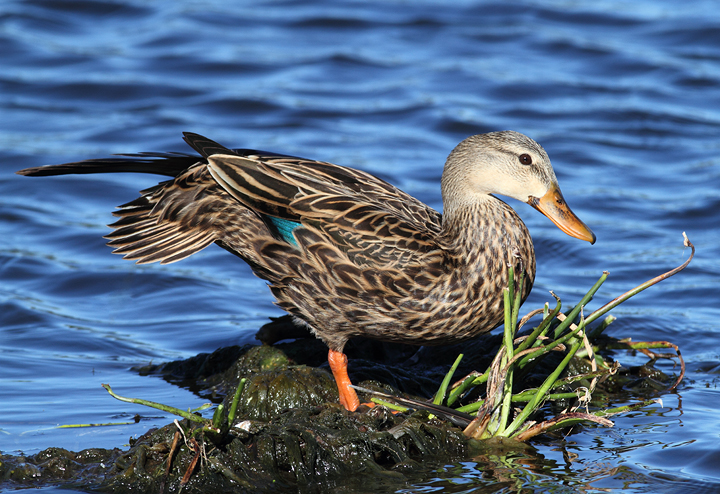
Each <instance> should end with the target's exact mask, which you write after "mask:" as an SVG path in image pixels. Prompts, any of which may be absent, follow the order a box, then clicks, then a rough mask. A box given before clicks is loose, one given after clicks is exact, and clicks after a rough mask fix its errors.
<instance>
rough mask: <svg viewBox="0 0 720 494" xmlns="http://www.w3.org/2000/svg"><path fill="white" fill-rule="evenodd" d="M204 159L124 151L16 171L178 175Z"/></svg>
mask: <svg viewBox="0 0 720 494" xmlns="http://www.w3.org/2000/svg"><path fill="white" fill-rule="evenodd" d="M200 160H202V158H201V157H200V156H192V155H189V154H184V153H139V154H121V155H118V157H117V158H100V159H92V160H85V161H76V162H74V163H63V164H62V165H49V166H36V167H33V168H25V169H24V170H20V171H18V172H16V173H17V174H18V175H25V176H27V177H47V176H51V175H77V174H86V173H123V172H124V173H151V174H153V175H165V176H168V177H177V176H178V175H180V173H182V172H183V171H185V170H187V169H188V168H190V167H191V166H192V165H194V164H195V163H197V162H198V161H200Z"/></svg>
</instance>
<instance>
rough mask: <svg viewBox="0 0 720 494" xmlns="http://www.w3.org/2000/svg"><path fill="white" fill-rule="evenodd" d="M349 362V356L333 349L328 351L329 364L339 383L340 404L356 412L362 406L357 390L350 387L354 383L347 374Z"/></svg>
mask: <svg viewBox="0 0 720 494" xmlns="http://www.w3.org/2000/svg"><path fill="white" fill-rule="evenodd" d="M347 362H348V359H347V355H345V354H344V353H342V352H336V351H335V350H332V349H331V350H329V351H328V363H329V364H330V370H331V371H332V373H333V376H334V377H335V382H336V383H337V387H338V393H339V394H340V404H341V405H342V406H344V407H345V408H346V409H348V410H350V411H351V412H354V411H355V410H356V409H357V407H358V406H360V400H359V399H358V396H357V393H355V390H354V389H352V388H351V387H350V385H351V384H352V383H351V382H350V377H349V376H348V372H347Z"/></svg>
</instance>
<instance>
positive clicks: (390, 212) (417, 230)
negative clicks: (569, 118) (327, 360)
mask: <svg viewBox="0 0 720 494" xmlns="http://www.w3.org/2000/svg"><path fill="white" fill-rule="evenodd" d="M185 140H186V141H187V142H188V144H190V146H192V147H193V148H194V149H195V150H196V151H198V152H199V153H200V155H201V157H200V158H197V157H192V156H188V155H182V154H175V153H174V154H150V153H146V154H141V155H128V156H126V157H123V158H113V159H105V160H89V161H83V162H78V163H69V164H65V165H56V166H50V167H39V168H31V169H26V170H22V171H20V172H18V173H20V174H23V175H35V176H41V175H60V174H66V173H104V172H115V171H127V172H143V173H156V174H161V175H168V176H170V177H172V178H171V179H170V180H168V181H166V182H162V183H160V184H159V185H157V186H155V187H152V188H150V189H147V190H144V191H142V192H141V197H139V198H138V199H136V200H134V201H132V202H129V203H127V204H125V205H123V206H120V208H119V210H118V211H116V212H115V213H113V214H115V215H116V216H118V217H119V218H120V219H119V220H118V221H117V222H115V223H114V224H112V225H111V226H112V227H113V228H114V231H113V232H112V233H111V234H110V235H108V236H107V237H108V238H109V239H110V242H109V243H108V245H111V246H112V247H114V248H115V251H114V252H115V253H118V254H122V255H123V256H124V257H125V258H126V259H133V260H136V261H137V262H138V263H148V262H156V261H159V262H161V263H170V262H175V261H179V260H181V259H184V258H185V257H187V256H189V255H191V254H193V253H195V252H197V251H199V250H201V249H203V248H205V247H207V246H208V245H210V244H211V243H217V244H218V245H220V246H222V247H223V248H225V249H227V250H228V251H230V252H232V253H234V254H236V255H237V256H239V257H240V258H242V259H243V260H245V261H246V262H248V264H250V266H251V267H252V269H253V271H254V272H255V274H257V275H258V276H259V277H261V278H263V279H265V280H267V281H268V283H269V285H270V289H271V290H272V292H273V294H274V295H275V297H276V299H277V304H278V305H279V306H280V307H282V308H283V309H285V310H286V311H287V312H289V313H290V314H292V315H293V316H295V318H296V320H297V321H299V322H303V323H305V324H307V325H308V326H309V327H310V328H311V329H312V330H313V332H314V333H315V334H316V335H317V336H318V337H319V338H320V339H322V340H323V341H324V342H325V343H326V344H327V345H328V347H329V348H330V350H331V352H330V357H331V364H333V358H336V357H337V358H339V357H338V355H341V356H342V358H344V355H342V351H343V347H344V346H345V343H346V342H347V340H348V339H349V338H352V337H354V336H365V337H369V338H376V339H379V340H383V341H395V342H403V343H411V344H418V345H439V344H447V343H455V342H458V341H462V340H465V339H468V338H472V337H474V336H477V335H479V334H481V333H484V332H486V331H489V330H491V329H493V328H495V327H497V326H498V325H499V324H500V323H501V322H502V319H503V308H502V289H503V288H504V287H505V286H506V285H507V271H508V269H507V268H508V266H509V265H512V266H514V267H515V268H516V269H519V270H522V271H524V272H525V273H526V275H525V280H526V283H525V285H524V287H523V292H522V294H521V296H522V299H523V300H524V299H525V298H526V297H527V295H528V293H529V292H530V289H531V287H532V282H533V280H534V277H535V255H534V251H533V245H532V241H531V238H530V235H529V233H528V231H527V229H526V227H525V225H524V224H523V222H522V221H521V219H520V218H519V216H518V215H517V214H516V213H515V212H514V211H513V210H512V208H510V207H509V206H508V205H507V204H506V203H504V202H503V201H501V200H500V199H498V198H496V197H495V196H493V195H491V194H495V193H497V194H504V195H508V196H510V197H514V198H516V199H519V200H522V201H525V202H528V203H530V204H531V205H533V206H534V207H536V208H537V209H539V210H541V212H543V213H544V214H546V215H547V216H548V217H550V218H551V219H552V220H553V221H555V222H556V224H558V226H559V227H560V228H562V229H563V230H564V231H566V232H567V233H569V234H571V235H574V236H577V237H578V238H583V239H585V240H590V241H594V235H592V233H591V232H590V231H589V230H588V229H587V227H586V226H585V225H584V224H582V222H580V220H578V219H577V218H576V217H575V216H574V215H573V214H572V212H571V211H570V210H569V209H568V208H567V206H566V205H565V204H564V201H563V199H562V195H561V194H560V191H559V189H558V187H557V180H556V179H555V174H554V172H553V170H552V167H551V165H550V161H549V159H548V157H547V154H546V153H545V151H544V150H543V149H542V147H540V145H538V144H537V143H536V142H535V141H533V140H532V139H530V138H528V137H526V136H524V135H522V134H519V133H516V132H510V131H507V132H495V133H491V134H484V135H477V136H472V137H469V138H468V139H466V140H465V141H463V142H462V143H460V144H459V145H458V146H457V147H456V149H455V150H454V151H453V152H452V153H451V154H450V156H449V158H448V160H447V163H446V165H445V170H444V172H443V178H442V194H443V201H444V215H442V216H441V215H440V214H439V213H438V212H436V211H435V210H433V209H432V208H430V207H429V206H427V205H425V204H423V203H421V202H420V201H418V200H417V199H415V198H413V197H411V196H409V195H408V194H406V193H404V192H402V191H401V190H399V189H397V188H396V187H394V186H392V185H390V184H388V183H387V182H385V181H383V180H380V179H379V178H376V177H374V176H372V175H370V174H368V173H365V172H362V171H359V170H353V169H350V168H345V167H341V166H337V165H333V164H331V163H324V162H318V161H311V160H305V159H300V158H295V157H291V156H283V155H276V154H271V153H264V152H260V151H253V150H231V149H227V148H224V147H223V146H221V145H219V144H217V143H215V142H213V141H210V140H209V139H206V138H204V137H202V136H199V135H197V134H190V133H186V134H185ZM331 366H332V365H331ZM338 366H339V367H340V369H339V370H338V369H336V367H338ZM343 366H344V361H343V362H340V363H336V364H335V366H334V367H333V371H334V372H335V373H336V378H338V382H339V386H340V388H341V401H343V404H344V405H345V406H346V407H348V408H349V409H354V407H355V406H356V403H347V401H348V400H350V401H352V397H350V396H347V395H346V396H343V393H348V391H347V390H343V389H342V386H343V385H342V384H340V381H341V377H342V376H340V377H338V372H340V373H341V374H342V372H345V371H344V368H343ZM348 389H349V388H348ZM352 394H353V396H354V392H352ZM355 400H356V398H355Z"/></svg>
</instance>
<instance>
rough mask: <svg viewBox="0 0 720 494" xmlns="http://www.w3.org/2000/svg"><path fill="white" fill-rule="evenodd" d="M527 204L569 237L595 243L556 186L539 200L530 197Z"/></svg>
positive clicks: (587, 229) (591, 233)
mask: <svg viewBox="0 0 720 494" xmlns="http://www.w3.org/2000/svg"><path fill="white" fill-rule="evenodd" d="M527 202H528V204H530V205H531V206H532V207H534V208H535V209H537V210H538V211H540V212H541V213H542V214H544V215H545V216H547V217H548V218H550V220H551V221H552V222H553V223H555V225H557V227H558V228H560V229H561V230H562V231H564V232H565V233H567V234H568V235H570V236H571V237H575V238H579V239H580V240H587V241H588V242H590V243H591V244H594V243H595V234H594V233H593V232H592V230H590V228H588V227H587V225H586V224H585V223H583V222H582V221H581V220H580V218H578V217H577V216H575V213H573V212H572V210H571V209H570V207H569V206H568V205H567V203H566V202H565V198H564V197H563V195H562V192H560V189H559V188H557V186H554V187H551V188H550V190H548V191H547V194H545V195H544V196H542V197H541V198H539V199H538V198H537V197H532V196H531V197H530V198H529V199H528V201H527Z"/></svg>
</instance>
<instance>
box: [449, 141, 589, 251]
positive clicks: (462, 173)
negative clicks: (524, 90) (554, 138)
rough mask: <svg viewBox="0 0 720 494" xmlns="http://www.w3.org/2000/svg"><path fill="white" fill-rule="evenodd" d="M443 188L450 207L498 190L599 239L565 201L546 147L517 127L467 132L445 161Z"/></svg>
mask: <svg viewBox="0 0 720 494" xmlns="http://www.w3.org/2000/svg"><path fill="white" fill-rule="evenodd" d="M442 193H443V200H444V203H445V209H446V212H447V210H448V208H449V209H451V210H452V209H453V208H454V207H456V206H461V205H462V204H464V203H468V202H477V201H483V200H487V198H488V196H489V195H490V194H499V195H504V196H508V197H512V198H513V199H517V200H518V201H522V202H526V203H528V204H530V205H531V206H532V207H534V208H535V209H537V210H538V211H540V212H541V213H542V214H544V215H545V216H547V217H548V218H550V220H552V222H553V223H555V225H557V226H558V228H560V229H561V230H562V231H563V232H565V233H567V234H568V235H570V236H572V237H575V238H579V239H581V240H587V241H588V242H590V243H595V234H594V233H593V232H592V231H591V230H590V228H588V227H587V225H585V223H583V222H582V221H581V220H580V218H578V217H577V216H576V215H575V213H573V212H572V210H571V209H570V207H569V206H568V205H567V203H566V202H565V199H564V198H563V195H562V192H560V187H559V186H558V183H557V178H556V177H555V171H554V170H553V168H552V165H551V164H550V158H548V155H547V153H546V152H545V150H544V149H543V148H542V146H540V144H538V143H537V142H535V141H533V140H532V139H530V138H529V137H527V136H525V135H523V134H520V133H519V132H514V131H503V132H491V133H489V134H479V135H474V136H471V137H468V138H467V139H465V140H464V141H462V142H461V143H460V144H458V145H457V147H455V149H454V150H453V152H452V153H450V156H449V157H448V159H447V162H446V164H445V171H444V172H443V178H442Z"/></svg>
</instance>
